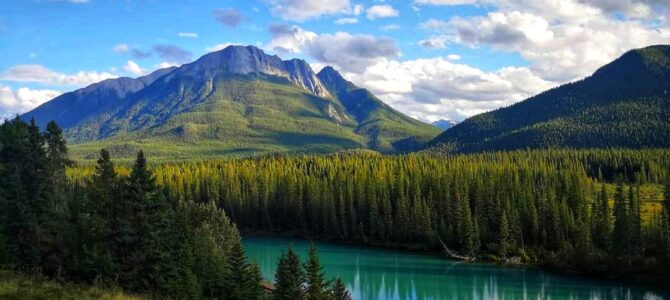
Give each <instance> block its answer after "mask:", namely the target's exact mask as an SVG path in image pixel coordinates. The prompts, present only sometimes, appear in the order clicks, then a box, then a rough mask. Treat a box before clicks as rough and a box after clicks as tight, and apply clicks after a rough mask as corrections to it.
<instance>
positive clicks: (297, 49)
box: [265, 24, 400, 72]
mask: <svg viewBox="0 0 670 300" xmlns="http://www.w3.org/2000/svg"><path fill="white" fill-rule="evenodd" d="M269 31H270V34H271V35H272V40H271V41H270V43H269V44H267V45H266V46H265V48H266V49H269V50H271V51H275V52H278V53H281V54H286V53H306V54H308V55H309V56H311V57H312V58H314V59H316V60H317V61H318V62H321V63H325V64H332V65H335V66H337V67H339V68H341V69H343V70H349V71H357V72H361V71H363V70H364V69H365V68H366V67H368V66H370V65H372V64H374V62H375V60H377V59H379V58H396V57H398V56H399V55H400V52H399V50H398V48H397V47H396V45H395V42H394V41H393V40H392V39H389V38H379V37H375V36H372V35H352V34H350V33H347V32H336V33H334V34H322V35H318V34H316V33H314V32H311V31H307V30H304V29H302V28H300V27H298V26H295V25H293V26H291V25H285V24H272V25H270V29H269Z"/></svg>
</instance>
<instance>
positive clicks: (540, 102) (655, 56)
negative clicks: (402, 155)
mask: <svg viewBox="0 0 670 300" xmlns="http://www.w3.org/2000/svg"><path fill="white" fill-rule="evenodd" d="M669 92H670V46H667V45H660V46H651V47H647V48H643V49H637V50H632V51H629V52H627V53H625V54H624V55H622V56H621V57H620V58H618V59H616V60H615V61H613V62H611V63H609V64H607V65H605V66H603V67H601V68H600V69H598V70H597V71H596V72H595V73H594V74H593V75H591V76H590V77H587V78H585V79H583V80H580V81H577V82H573V83H569V84H565V85H563V86H560V87H557V88H554V89H551V90H548V91H546V92H543V93H541V94H539V95H537V96H534V97H532V98H529V99H527V100H524V101H521V102H519V103H516V104H514V105H511V106H509V107H506V108H501V109H497V110H494V111H491V112H488V113H484V114H480V115H477V116H474V117H471V118H469V119H467V120H465V121H463V122H462V123H460V124H458V125H456V126H454V127H453V128H451V129H449V130H447V131H445V132H444V133H442V134H440V135H439V136H437V137H436V138H435V139H433V140H432V141H431V142H429V143H427V145H426V148H430V149H432V150H437V151H441V152H477V151H493V150H511V149H525V148H565V147H569V148H609V147H618V148H651V147H670V94H668V93H669Z"/></svg>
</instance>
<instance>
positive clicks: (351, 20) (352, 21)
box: [334, 18, 358, 25]
mask: <svg viewBox="0 0 670 300" xmlns="http://www.w3.org/2000/svg"><path fill="white" fill-rule="evenodd" d="M334 23H335V24H337V25H346V24H356V23H358V19H357V18H341V19H337V20H335V22H334Z"/></svg>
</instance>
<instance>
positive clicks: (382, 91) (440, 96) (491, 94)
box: [345, 57, 555, 121]
mask: <svg viewBox="0 0 670 300" xmlns="http://www.w3.org/2000/svg"><path fill="white" fill-rule="evenodd" d="M451 59H453V57H452V58H451ZM345 76H346V77H348V78H349V79H350V80H352V81H353V82H354V83H356V84H359V85H361V86H363V87H366V88H368V89H370V90H371V91H372V92H373V93H374V94H375V95H377V96H379V97H380V98H381V99H383V100H384V101H385V102H387V103H388V104H390V105H391V106H393V107H395V108H396V109H398V110H400V111H402V112H404V113H407V114H408V115H411V116H413V117H416V118H419V119H422V120H424V121H433V120H437V119H440V118H445V117H446V118H449V119H452V120H463V119H464V118H465V117H469V116H472V115H474V114H477V113H481V112H484V111H488V110H491V109H495V108H498V107H500V106H506V105H510V104H513V103H514V102H517V101H520V100H523V99H525V98H527V97H529V96H532V95H534V94H536V93H539V92H541V91H543V90H546V89H548V88H551V87H553V86H555V83H553V82H549V81H546V80H543V79H541V78H539V77H537V76H535V75H534V74H533V73H532V72H531V71H530V70H529V69H528V68H513V67H508V68H502V69H500V70H497V71H494V72H485V71H482V70H480V69H477V68H473V67H470V66H467V65H464V64H457V63H454V62H452V61H450V59H444V58H440V57H437V58H431V59H417V60H409V61H402V62H401V61H397V60H389V59H379V60H377V62H376V63H375V64H374V65H372V66H370V67H369V68H367V69H366V70H365V71H364V72H362V73H345Z"/></svg>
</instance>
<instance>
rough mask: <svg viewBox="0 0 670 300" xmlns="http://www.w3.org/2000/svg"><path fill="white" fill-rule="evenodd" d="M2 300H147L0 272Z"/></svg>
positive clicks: (98, 289) (110, 291) (103, 290)
mask: <svg viewBox="0 0 670 300" xmlns="http://www.w3.org/2000/svg"><path fill="white" fill-rule="evenodd" d="M0 299H10V300H11V299H45V300H47V299H48V300H51V299H73V300H75V299H104V300H139V299H146V298H145V297H140V296H132V295H129V294H126V293H123V292H122V291H120V290H118V289H102V288H98V287H92V286H82V285H75V284H70V283H59V282H55V281H52V280H47V279H44V278H41V277H35V276H25V275H20V274H17V273H15V272H10V271H0Z"/></svg>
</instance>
